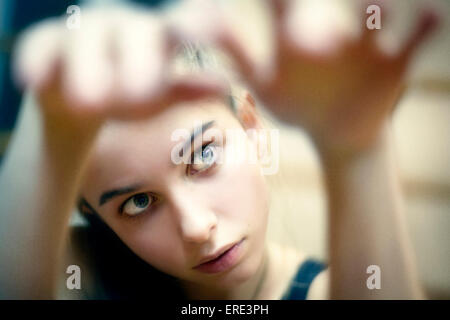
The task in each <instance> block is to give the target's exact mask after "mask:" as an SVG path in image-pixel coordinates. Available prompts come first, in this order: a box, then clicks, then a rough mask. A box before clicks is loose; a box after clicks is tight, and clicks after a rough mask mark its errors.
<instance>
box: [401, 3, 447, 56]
mask: <svg viewBox="0 0 450 320" xmlns="http://www.w3.org/2000/svg"><path fill="white" fill-rule="evenodd" d="M439 21H440V18H439V16H438V14H437V13H436V11H434V10H433V9H431V8H427V9H425V10H423V11H422V12H421V15H420V17H419V21H418V23H417V25H416V27H415V29H414V31H413V32H412V34H411V36H410V37H409V39H408V41H407V42H406V44H405V46H404V47H403V49H402V50H401V51H400V54H399V56H398V59H399V60H400V61H403V62H404V63H407V62H408V61H409V60H410V59H411V57H412V55H413V54H414V53H415V51H416V50H417V49H418V48H419V47H420V45H421V44H422V43H423V42H424V40H425V39H426V38H427V37H428V36H429V35H430V34H431V33H432V32H433V31H434V30H435V29H436V28H437V26H438V24H439Z"/></svg>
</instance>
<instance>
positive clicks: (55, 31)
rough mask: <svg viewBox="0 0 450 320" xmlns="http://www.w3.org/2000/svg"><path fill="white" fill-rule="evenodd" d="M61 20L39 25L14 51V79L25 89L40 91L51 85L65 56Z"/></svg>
mask: <svg viewBox="0 0 450 320" xmlns="http://www.w3.org/2000/svg"><path fill="white" fill-rule="evenodd" d="M61 27H62V26H61V23H60V21H59V20H56V19H51V20H48V21H45V22H42V23H41V24H39V26H37V27H35V28H34V29H32V30H30V31H29V32H27V33H26V34H24V35H23V36H22V38H21V39H20V40H19V42H18V45H17V47H16V48H15V50H14V66H13V69H14V78H15V80H16V82H17V83H18V84H19V86H21V87H25V86H26V87H30V88H33V89H40V88H42V87H43V86H45V85H46V83H48V81H50V79H51V78H52V75H53V73H54V72H55V68H56V65H57V63H58V60H59V59H60V55H61V50H60V49H61V40H62V34H63V32H62V28H61Z"/></svg>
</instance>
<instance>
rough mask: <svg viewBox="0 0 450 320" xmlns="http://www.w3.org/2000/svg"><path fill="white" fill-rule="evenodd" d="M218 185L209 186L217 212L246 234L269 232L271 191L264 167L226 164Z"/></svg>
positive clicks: (210, 195)
mask: <svg viewBox="0 0 450 320" xmlns="http://www.w3.org/2000/svg"><path fill="white" fill-rule="evenodd" d="M221 166H222V167H221V168H220V173H219V174H218V175H217V177H216V178H215V179H214V181H215V183H213V184H210V185H208V187H209V188H210V190H211V191H210V192H209V198H210V199H212V202H213V203H214V208H213V210H214V211H215V212H218V213H219V214H220V216H221V217H222V218H223V219H225V220H228V222H229V223H231V224H232V226H231V227H233V228H236V226H238V227H240V228H245V229H244V230H241V231H242V232H251V233H253V232H256V231H261V232H264V231H265V227H266V224H267V215H268V210H269V203H268V189H267V184H266V181H265V179H264V177H263V176H262V175H261V172H260V167H259V166H257V165H252V164H248V163H238V164H237V163H228V164H227V163H224V164H222V165H221Z"/></svg>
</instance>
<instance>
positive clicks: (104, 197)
mask: <svg viewBox="0 0 450 320" xmlns="http://www.w3.org/2000/svg"><path fill="white" fill-rule="evenodd" d="M140 188H141V186H140V185H137V184H135V185H131V186H127V187H123V188H118V189H113V190H109V191H105V192H103V193H102V195H101V196H100V199H99V201H98V203H99V206H102V205H104V204H105V203H106V202H108V201H109V200H111V199H112V198H114V197H118V196H120V195H122V194H126V193H131V192H134V191H136V190H139V189H140Z"/></svg>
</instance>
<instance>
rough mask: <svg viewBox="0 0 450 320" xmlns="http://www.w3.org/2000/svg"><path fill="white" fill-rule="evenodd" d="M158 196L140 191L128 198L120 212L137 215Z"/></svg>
mask: <svg viewBox="0 0 450 320" xmlns="http://www.w3.org/2000/svg"><path fill="white" fill-rule="evenodd" d="M155 201H156V197H155V196H153V195H151V194H148V193H139V194H136V195H134V196H132V197H131V198H130V199H128V200H127V201H126V202H125V203H124V204H123V205H122V207H121V209H120V212H121V213H122V214H124V215H127V216H131V217H133V216H137V215H139V214H141V213H142V212H144V211H145V210H147V209H148V208H149V207H150V206H152V205H153V204H154V202H155Z"/></svg>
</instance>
